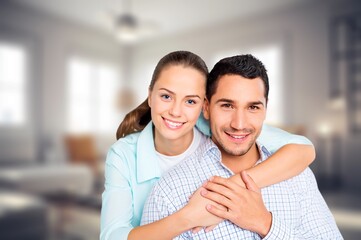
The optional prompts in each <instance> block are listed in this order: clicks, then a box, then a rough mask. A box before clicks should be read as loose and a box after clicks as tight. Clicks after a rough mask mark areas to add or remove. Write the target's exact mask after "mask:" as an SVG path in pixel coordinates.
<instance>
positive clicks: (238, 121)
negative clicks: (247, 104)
mask: <svg viewBox="0 0 361 240" xmlns="http://www.w3.org/2000/svg"><path fill="white" fill-rule="evenodd" d="M247 121H248V120H247V114H246V113H245V112H244V111H242V110H236V111H235V112H234V114H233V115H232V119H231V127H232V128H234V129H243V128H245V127H246V125H247Z"/></svg>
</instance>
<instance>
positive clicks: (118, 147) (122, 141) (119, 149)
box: [109, 132, 140, 154]
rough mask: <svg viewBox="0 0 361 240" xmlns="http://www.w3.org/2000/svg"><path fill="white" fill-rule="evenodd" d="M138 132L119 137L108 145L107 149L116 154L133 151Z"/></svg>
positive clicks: (135, 146)
mask: <svg viewBox="0 0 361 240" xmlns="http://www.w3.org/2000/svg"><path fill="white" fill-rule="evenodd" d="M139 136H140V132H136V133H132V134H129V135H127V136H125V137H122V138H119V139H118V140H117V141H116V142H115V143H113V144H112V145H111V146H110V149H109V151H110V152H114V153H116V154H126V153H129V152H134V151H135V150H136V148H137V143H138V139H139Z"/></svg>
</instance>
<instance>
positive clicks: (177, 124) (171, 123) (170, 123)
mask: <svg viewBox="0 0 361 240" xmlns="http://www.w3.org/2000/svg"><path fill="white" fill-rule="evenodd" d="M165 121H166V123H167V124H169V126H171V127H174V128H176V127H179V126H181V125H182V123H175V122H171V121H169V120H165Z"/></svg>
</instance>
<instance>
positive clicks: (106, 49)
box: [0, 3, 125, 161]
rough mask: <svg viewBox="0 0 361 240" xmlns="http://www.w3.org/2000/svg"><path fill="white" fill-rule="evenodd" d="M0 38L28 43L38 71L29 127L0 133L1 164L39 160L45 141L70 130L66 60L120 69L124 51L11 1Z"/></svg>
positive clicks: (0, 12) (1, 17)
mask: <svg viewBox="0 0 361 240" xmlns="http://www.w3.org/2000/svg"><path fill="white" fill-rule="evenodd" d="M0 37H3V38H4V37H5V38H8V39H9V40H10V41H14V39H19V41H20V42H24V41H25V43H27V45H28V46H29V47H30V50H31V53H32V56H31V64H32V70H33V71H32V74H31V75H30V82H29V93H30V95H29V98H28V99H27V100H28V106H29V108H30V110H29V114H30V116H29V118H30V119H29V124H28V125H27V126H26V128H25V129H21V130H19V131H14V130H11V129H2V130H0V152H1V155H0V160H8V161H15V160H20V159H21V160H22V161H23V160H27V161H36V160H37V159H38V158H39V157H40V156H39V155H40V154H41V153H39V151H40V152H41V151H42V150H41V149H40V148H41V145H40V143H41V142H42V141H43V140H44V138H51V139H55V140H56V141H57V140H59V139H58V138H61V135H62V134H63V133H64V130H65V117H66V112H65V111H66V109H65V107H66V105H65V96H66V95H65V94H66V92H65V89H66V86H65V84H66V81H65V79H66V76H65V73H66V72H65V70H66V69H65V63H66V59H67V57H68V56H69V55H71V54H75V53H78V54H79V53H80V54H85V55H87V56H91V57H94V58H98V59H104V60H109V61H114V62H115V63H117V64H118V65H119V66H120V67H121V66H122V65H125V63H124V64H123V62H122V53H123V49H122V48H121V46H120V45H119V44H118V43H117V42H116V41H115V39H113V38H112V36H110V35H107V34H105V33H101V32H99V31H95V30H93V29H89V28H86V27H84V26H77V25H74V24H73V23H69V22H67V21H65V20H62V19H57V18H55V17H53V16H48V15H43V14H41V13H39V12H36V11H33V10H30V9H23V8H21V7H18V6H15V5H11V4H8V3H2V5H1V8H0ZM84 120H85V121H86V119H84Z"/></svg>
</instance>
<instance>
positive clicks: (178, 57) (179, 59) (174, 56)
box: [116, 51, 208, 139]
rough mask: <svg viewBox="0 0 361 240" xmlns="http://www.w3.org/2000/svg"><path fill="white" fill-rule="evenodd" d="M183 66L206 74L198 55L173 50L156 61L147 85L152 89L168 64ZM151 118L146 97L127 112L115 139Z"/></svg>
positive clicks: (143, 126)
mask: <svg viewBox="0 0 361 240" xmlns="http://www.w3.org/2000/svg"><path fill="white" fill-rule="evenodd" d="M179 65H181V66H184V67H190V68H193V69H196V70H198V71H199V72H200V73H202V74H203V75H204V77H205V78H207V76H208V68H207V65H206V64H205V62H204V61H203V60H202V58H200V57H199V56H198V55H196V54H194V53H192V52H188V51H175V52H171V53H168V54H167V55H165V56H164V57H163V58H162V59H160V61H159V62H158V64H157V66H156V67H155V69H154V71H153V76H152V80H151V82H150V85H149V90H150V91H152V90H153V87H154V84H155V83H156V81H157V80H158V78H159V76H160V74H161V72H162V71H163V70H164V69H165V68H167V67H169V66H179ZM150 120H151V112H150V107H149V105H148V98H147V99H145V100H144V102H142V103H141V104H140V105H139V106H138V107H136V108H135V109H134V110H132V111H131V112H129V113H128V114H127V115H126V116H125V118H124V119H123V121H122V122H121V123H120V125H119V127H118V130H117V133H116V137H117V139H119V138H121V137H125V136H127V135H129V134H131V133H135V132H139V131H142V130H143V129H144V128H145V126H146V125H147V124H148V123H149V122H150Z"/></svg>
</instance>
